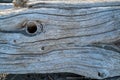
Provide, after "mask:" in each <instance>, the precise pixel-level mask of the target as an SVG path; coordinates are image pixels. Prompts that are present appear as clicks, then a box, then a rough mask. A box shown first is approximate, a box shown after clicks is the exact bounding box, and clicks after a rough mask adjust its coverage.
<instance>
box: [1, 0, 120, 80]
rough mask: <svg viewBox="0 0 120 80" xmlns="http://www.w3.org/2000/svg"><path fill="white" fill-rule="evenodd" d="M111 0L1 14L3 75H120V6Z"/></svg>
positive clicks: (54, 5)
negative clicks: (62, 73) (64, 73)
mask: <svg viewBox="0 0 120 80" xmlns="http://www.w3.org/2000/svg"><path fill="white" fill-rule="evenodd" d="M95 1H97V0H95ZM106 1H108V0H106ZM106 1H105V2H104V1H103V2H102V3H101V2H98V3H97V2H96V3H95V4H94V3H91V2H88V3H89V5H88V6H89V7H86V6H87V4H88V3H87V4H83V5H82V4H81V3H82V2H79V3H78V5H76V4H77V3H73V4H70V3H67V2H66V3H67V5H64V3H63V2H65V1H62V2H60V1H59V2H60V3H58V2H57V1H56V3H57V4H56V3H55V4H54V3H50V2H49V1H47V2H45V1H44V2H45V4H44V5H43V4H41V3H37V2H36V3H35V4H32V6H31V7H30V8H19V9H6V10H1V11H0V61H1V63H0V73H58V72H70V73H76V74H80V75H83V76H86V77H91V78H96V79H103V78H107V77H113V76H119V75H120V45H119V40H120V4H119V3H120V2H119V1H118V2H112V3H113V4H112V3H110V2H111V1H112V0H111V1H108V3H107V4H105V3H106ZM116 1H117V0H116ZM39 2H40V1H39ZM76 2H77V1H76ZM66 3H65V4H66ZM103 3H104V4H103ZM93 4H94V6H93ZM98 4H100V5H99V6H98ZM30 5H31V4H30ZM61 5H64V6H61ZM81 5H82V6H85V7H82V6H81ZM95 5H96V6H95ZM49 6H51V7H49ZM70 6H71V7H70ZM76 7H78V8H76ZM28 28H30V29H29V30H28ZM35 28H37V30H36V29H35ZM31 29H32V30H34V31H35V33H34V32H33V33H31Z"/></svg>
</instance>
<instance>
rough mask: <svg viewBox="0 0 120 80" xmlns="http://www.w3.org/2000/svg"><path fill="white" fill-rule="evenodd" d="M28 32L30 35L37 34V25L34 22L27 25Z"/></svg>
mask: <svg viewBox="0 0 120 80" xmlns="http://www.w3.org/2000/svg"><path fill="white" fill-rule="evenodd" d="M27 32H28V33H30V34H34V33H36V32H37V25H36V24H35V23H34V22H30V23H29V24H27Z"/></svg>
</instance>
